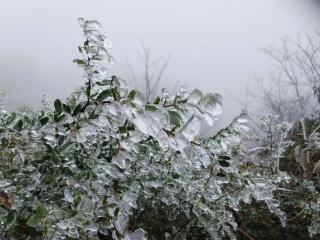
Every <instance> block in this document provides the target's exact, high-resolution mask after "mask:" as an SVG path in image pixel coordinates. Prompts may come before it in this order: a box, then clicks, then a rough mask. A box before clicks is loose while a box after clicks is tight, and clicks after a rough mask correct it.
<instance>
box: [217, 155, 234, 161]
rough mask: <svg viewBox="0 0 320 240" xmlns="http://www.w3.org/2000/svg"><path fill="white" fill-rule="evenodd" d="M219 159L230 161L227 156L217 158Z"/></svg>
mask: <svg viewBox="0 0 320 240" xmlns="http://www.w3.org/2000/svg"><path fill="white" fill-rule="evenodd" d="M219 159H221V160H230V159H231V158H230V157H229V156H227V155H221V156H219Z"/></svg>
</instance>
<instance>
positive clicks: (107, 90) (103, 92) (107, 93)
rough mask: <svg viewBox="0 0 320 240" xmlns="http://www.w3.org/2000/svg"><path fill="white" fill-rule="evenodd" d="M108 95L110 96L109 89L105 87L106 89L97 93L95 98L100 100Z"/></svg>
mask: <svg viewBox="0 0 320 240" xmlns="http://www.w3.org/2000/svg"><path fill="white" fill-rule="evenodd" d="M110 96H112V93H111V91H110V89H106V90H103V91H102V92H101V93H99V95H98V96H97V98H96V100H97V101H98V102H102V101H103V100H104V99H106V98H107V97H110Z"/></svg>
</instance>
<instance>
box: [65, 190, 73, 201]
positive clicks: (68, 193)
mask: <svg viewBox="0 0 320 240" xmlns="http://www.w3.org/2000/svg"><path fill="white" fill-rule="evenodd" d="M64 200H65V201H67V202H69V203H72V202H73V196H72V192H71V190H70V189H69V188H65V189H64Z"/></svg>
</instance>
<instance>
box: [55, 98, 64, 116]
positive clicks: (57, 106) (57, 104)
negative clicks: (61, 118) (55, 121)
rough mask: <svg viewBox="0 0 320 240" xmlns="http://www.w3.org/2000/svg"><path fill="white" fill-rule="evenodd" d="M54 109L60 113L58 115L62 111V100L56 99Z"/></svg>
mask: <svg viewBox="0 0 320 240" xmlns="http://www.w3.org/2000/svg"><path fill="white" fill-rule="evenodd" d="M54 109H55V111H56V113H58V115H60V114H61V113H62V102H61V101H60V99H56V100H55V101H54Z"/></svg>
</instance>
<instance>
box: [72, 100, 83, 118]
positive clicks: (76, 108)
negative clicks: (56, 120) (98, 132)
mask: <svg viewBox="0 0 320 240" xmlns="http://www.w3.org/2000/svg"><path fill="white" fill-rule="evenodd" d="M81 108H82V104H81V103H79V104H78V105H77V106H76V107H75V108H74V109H73V112H72V116H76V115H77V114H78V113H79V112H80V111H81Z"/></svg>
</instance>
